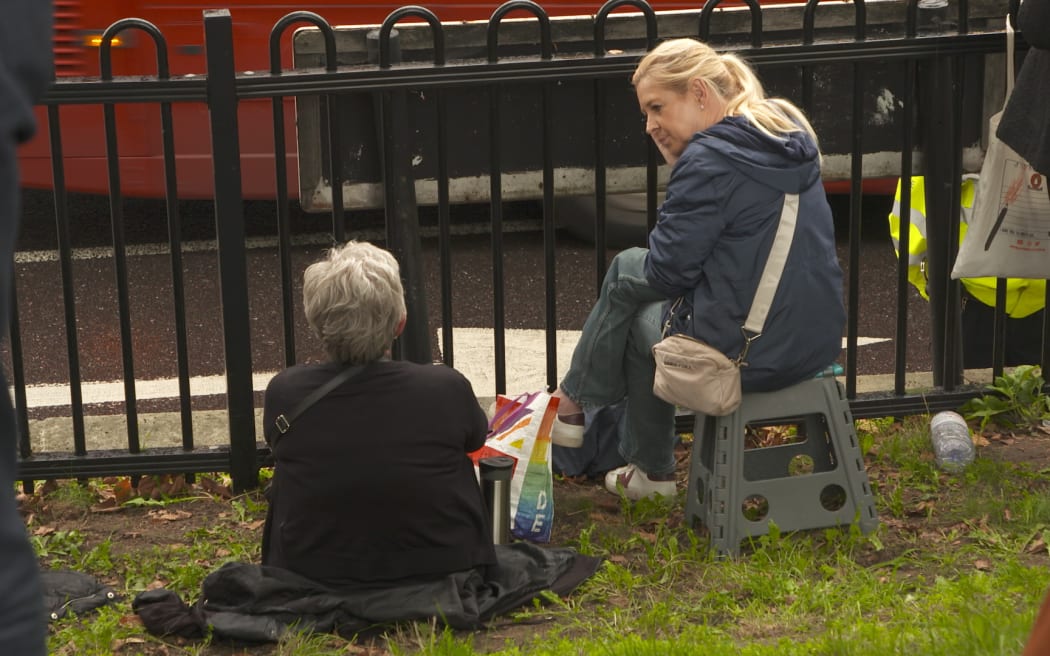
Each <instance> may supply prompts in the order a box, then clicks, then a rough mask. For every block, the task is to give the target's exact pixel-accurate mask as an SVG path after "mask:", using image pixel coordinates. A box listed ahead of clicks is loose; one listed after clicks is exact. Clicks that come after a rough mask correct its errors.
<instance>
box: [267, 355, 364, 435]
mask: <svg viewBox="0 0 1050 656" xmlns="http://www.w3.org/2000/svg"><path fill="white" fill-rule="evenodd" d="M364 370H365V367H364V365H360V364H359V365H354V366H352V367H347V368H346V369H343V370H342V371H340V372H339V373H338V374H336V375H335V376H333V377H332V379H331V380H329V381H328V382H327V383H325V384H324V385H321V386H320V387H318V388H317V389H315V390H314V391H313V392H310V394H309V396H307V397H306V398H305V399H303V400H302V401H300V402H299V405H297V406H295V409H294V410H292V411H291V412H289V413H288V414H279V415H277V418H276V419H274V421H273V424H271V425H270V426H269V427H267V429H266V432H265V434H264V437H265V438H266V443H267V444H269V445H270V449H271V450H272V449H274V448H276V447H277V440H278V438H280V436H281V435H284V434H285V433H287V432H288V430H289V429H290V428H291V427H292V422H293V421H295V420H296V419H298V418H299V416H300V415H301V414H303V413H304V412H306V411H307V410H308V409H310V407H311V406H312V405H313V404H315V403H317V402H318V401H320V400H321V399H323V398H324V397H326V396H328V394H329V393H330V392H331V391H332V390H334V389H335V388H337V387H339V386H340V385H342V384H343V383H347V382H349V381H351V380H353V379H354V378H357V377H358V376H359V375H361V373H362V372H363V371H364ZM274 431H277V432H276V433H275V432H274Z"/></svg>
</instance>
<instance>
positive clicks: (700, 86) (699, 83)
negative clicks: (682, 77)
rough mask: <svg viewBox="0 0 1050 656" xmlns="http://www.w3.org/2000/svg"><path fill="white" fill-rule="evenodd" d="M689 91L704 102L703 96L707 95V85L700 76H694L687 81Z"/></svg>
mask: <svg viewBox="0 0 1050 656" xmlns="http://www.w3.org/2000/svg"><path fill="white" fill-rule="evenodd" d="M689 91H690V92H691V93H692V94H693V95H694V96H696V99H697V100H698V101H700V102H701V103H702V102H704V96H705V95H707V85H705V84H704V81H703V80H701V79H700V78H698V77H694V78H693V79H692V80H690V81H689Z"/></svg>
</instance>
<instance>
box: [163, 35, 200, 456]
mask: <svg viewBox="0 0 1050 656" xmlns="http://www.w3.org/2000/svg"><path fill="white" fill-rule="evenodd" d="M163 48H164V42H163V40H160V41H158V43H157V58H158V65H157V76H158V77H159V78H160V79H162V80H166V79H168V78H169V77H170V75H169V71H168V57H167V51H166V49H163ZM160 133H161V140H162V144H163V146H162V148H163V150H162V151H161V152H162V153H163V158H164V201H165V208H166V210H167V216H168V252H169V253H170V254H171V256H170V257H171V259H170V265H171V297H172V306H173V307H172V309H173V313H174V319H175V361H176V362H175V364H176V369H177V371H178V378H179V417H180V425H181V427H182V448H184V449H186V450H187V451H189V450H192V449H193V407H192V397H191V396H190V357H189V345H188V339H187V336H186V286H185V284H184V280H183V273H182V218H181V217H180V216H179V198H178V195H179V192H178V181H177V180H178V178H177V176H176V168H175V128H174V125H173V122H172V116H171V103H170V102H162V103H160Z"/></svg>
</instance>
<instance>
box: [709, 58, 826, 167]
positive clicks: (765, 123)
mask: <svg viewBox="0 0 1050 656" xmlns="http://www.w3.org/2000/svg"><path fill="white" fill-rule="evenodd" d="M719 59H720V60H721V61H722V65H723V66H725V69H726V73H727V74H728V77H729V78H730V80H731V81H732V85H731V86H730V88H729V89H725V90H723V91H726V92H728V93H725V95H724V98H725V101H726V115H727V116H736V115H739V116H743V117H745V118H747V119H748V120H749V121H751V123H753V124H754V125H755V127H757V128H758V129H759V130H762V131H763V132H765V133H766V134H768V135H770V136H773V137H779V136H783V135H785V134H788V133H790V132H799V131H805V132H806V133H807V134H809V136H810V137H811V138H812V139H813V143H815V144H816V143H818V141H817V133H816V132H815V131H814V130H813V126H812V125H810V123H809V120H808V119H807V118H806V115H805V114H804V113H803V112H802V110H800V109H799V108H798V107H795V105H793V104H792V103H791V102H790V101H788V100H785V99H783V98H767V97H766V92H765V90H764V89H763V88H762V82H761V81H759V79H758V76H756V75H755V72H754V71H753V70H751V67H750V66H748V65H747V63H746V62H744V60H742V59H740V58H739V57H737V56H736V55H733V54H728V53H726V54H722V55H719ZM731 89H732V90H735V93H733V92H732V91H730V90H731ZM818 147H819V144H818Z"/></svg>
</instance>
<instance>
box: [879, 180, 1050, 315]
mask: <svg viewBox="0 0 1050 656" xmlns="http://www.w3.org/2000/svg"><path fill="white" fill-rule="evenodd" d="M976 188H977V181H976V180H974V179H972V178H966V179H964V180H963V183H962V220H961V224H960V226H959V241H960V243H962V238H963V236H964V235H965V234H966V228H967V225H968V223H969V219H970V214H971V212H972V211H973V199H974V194H975V192H976ZM900 211H901V183H900V181H899V180H898V181H897V193H896V195H894V197H893V210H892V211H891V212H890V238H891V239H892V240H893V250H894V251H896V252H897V257H900V250H901V249H900V229H901V228H900V224H901V218H900ZM908 281H909V282H911V284H912V285H914V286H915V289H917V290H919V293H920V294H922V297H923V298H925V299H926V300H929V299H930V296H929V294H928V293H927V291H926V185H925V183H924V181H923V178H922V176H912V179H911V230H909V232H908ZM995 281H996V279H995V278H963V279H962V281H961V282H962V284H963V287H965V288H966V291H967V292H969V293H970V294H971V295H972V296H973V297H974V298H976V299H977V300H979V301H981V302H982V303H984V304H985V305H989V306H991V307H995ZM1045 302H1046V281H1045V280H1033V279H1029V278H1007V280H1006V308H1005V309H1006V314H1007V315H1008V316H1010V317H1013V318H1015V319H1020V318H1021V317H1027V316H1028V315H1030V314H1032V313H1035V312H1038V311H1039V310H1041V309H1043V305H1044V304H1045Z"/></svg>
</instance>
